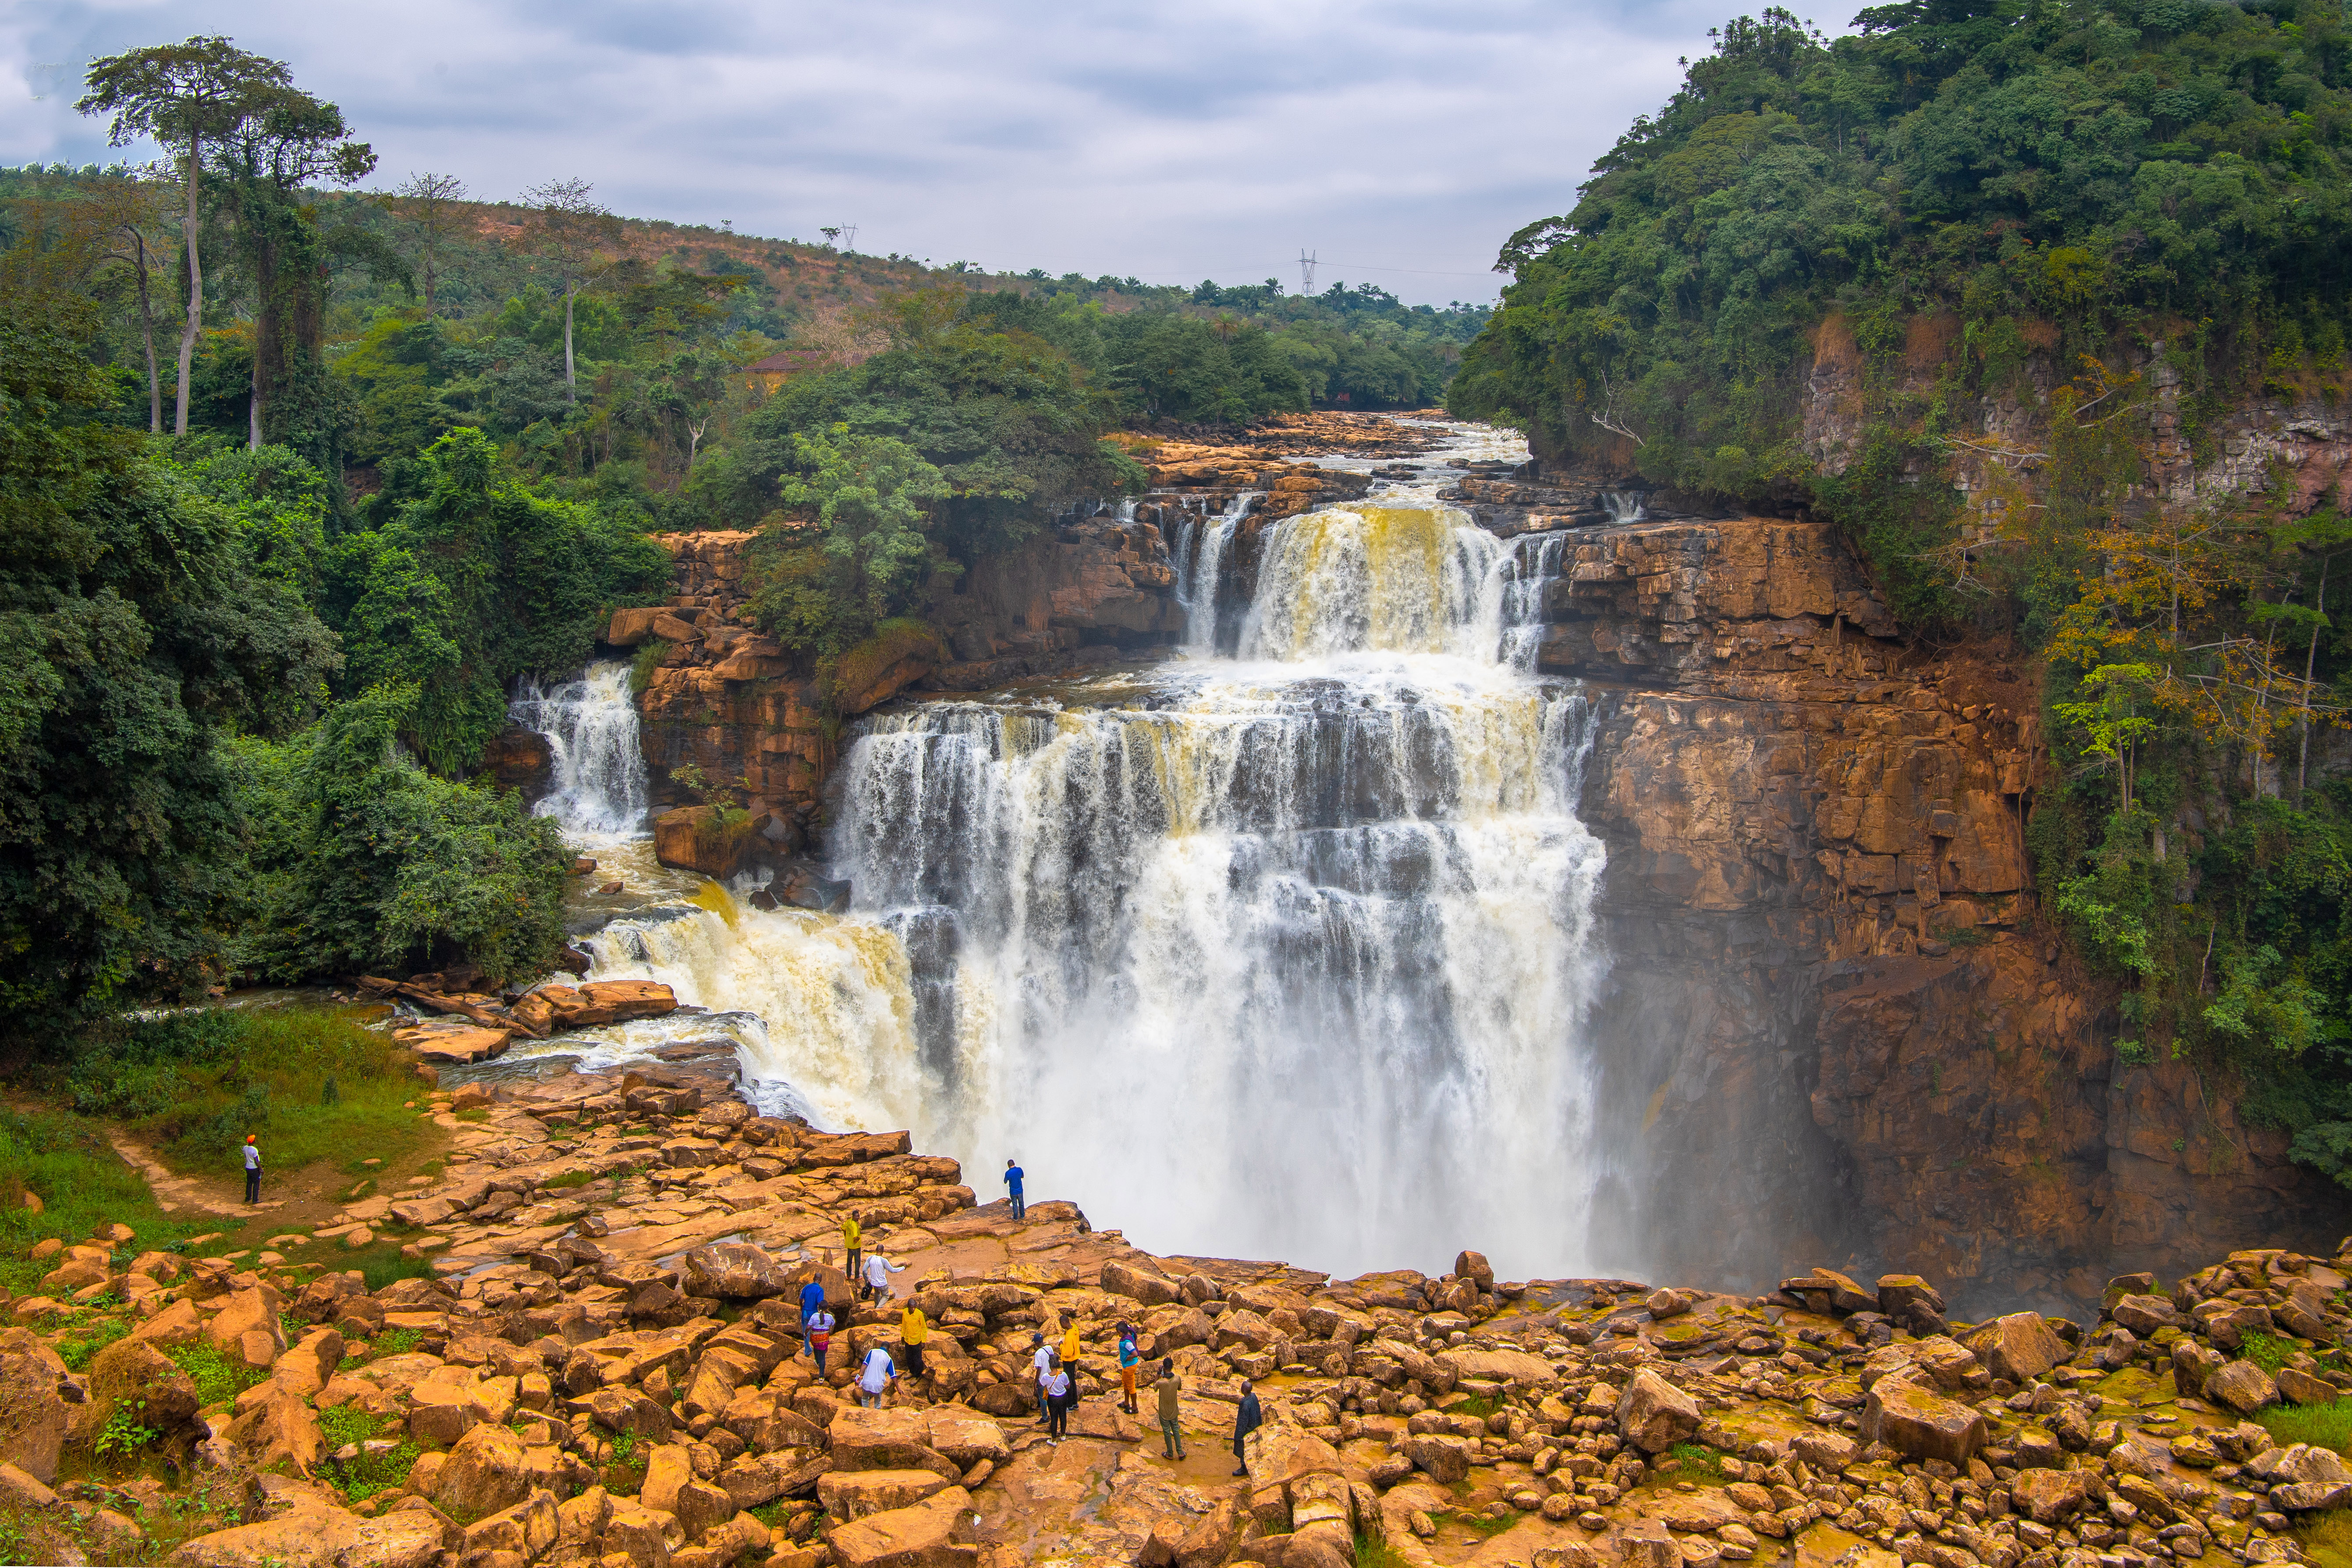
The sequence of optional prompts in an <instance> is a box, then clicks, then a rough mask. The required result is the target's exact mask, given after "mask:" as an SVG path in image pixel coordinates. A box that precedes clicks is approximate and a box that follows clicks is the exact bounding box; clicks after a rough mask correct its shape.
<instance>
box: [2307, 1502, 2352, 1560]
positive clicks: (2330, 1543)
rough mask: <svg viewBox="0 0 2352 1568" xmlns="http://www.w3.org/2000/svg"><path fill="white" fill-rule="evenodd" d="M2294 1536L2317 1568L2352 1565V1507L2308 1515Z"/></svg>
mask: <svg viewBox="0 0 2352 1568" xmlns="http://www.w3.org/2000/svg"><path fill="white" fill-rule="evenodd" d="M2294 1539H2295V1542H2296V1543H2297V1544H2298V1545H2300V1546H2301V1547H2302V1548H2303V1552H2304V1555H2305V1557H2307V1558H2309V1559H2310V1560H2311V1561H2312V1562H2313V1563H2316V1564H2318V1568H2352V1509H2343V1508H2337V1509H2330V1510H2327V1511H2326V1513H2318V1514H2311V1515H2308V1516H2306V1517H2305V1521H2304V1522H2303V1523H2302V1524H2299V1525H2297V1526H2296V1527H2295V1531H2294Z"/></svg>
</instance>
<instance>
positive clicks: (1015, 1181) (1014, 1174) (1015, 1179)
mask: <svg viewBox="0 0 2352 1568" xmlns="http://www.w3.org/2000/svg"><path fill="white" fill-rule="evenodd" d="M1021 1177H1022V1171H1021V1167H1020V1166H1018V1165H1016V1164H1014V1163H1013V1162H1012V1161H1010V1160H1007V1161H1005V1162H1004V1184H1005V1185H1006V1186H1007V1187H1009V1188H1011V1189H1012V1192H1013V1218H1014V1219H1025V1218H1027V1217H1028V1214H1029V1205H1027V1204H1024V1203H1023V1202H1022V1201H1021Z"/></svg>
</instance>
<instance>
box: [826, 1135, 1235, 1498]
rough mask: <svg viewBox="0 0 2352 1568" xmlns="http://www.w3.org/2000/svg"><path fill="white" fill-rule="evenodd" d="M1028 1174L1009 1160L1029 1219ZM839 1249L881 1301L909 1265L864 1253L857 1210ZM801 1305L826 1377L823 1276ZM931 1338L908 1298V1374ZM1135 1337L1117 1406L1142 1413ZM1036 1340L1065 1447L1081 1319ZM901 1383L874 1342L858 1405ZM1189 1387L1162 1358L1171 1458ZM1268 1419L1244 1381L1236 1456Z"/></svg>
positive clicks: (1045, 1418) (1127, 1337) (1043, 1389)
mask: <svg viewBox="0 0 2352 1568" xmlns="http://www.w3.org/2000/svg"><path fill="white" fill-rule="evenodd" d="M1023 1181H1024V1172H1023V1171H1022V1169H1021V1167H1020V1166H1019V1165H1018V1164H1017V1163H1014V1162H1013V1161H1011V1160H1007V1161H1005V1162H1004V1184H1005V1186H1006V1188H1007V1190H1008V1193H1009V1194H1010V1196H1011V1199H1012V1205H1013V1218H1015V1219H1021V1218H1023V1217H1024V1215H1025V1214H1026V1213H1027V1207H1028V1205H1026V1203H1025V1202H1024V1200H1023V1196H1022V1184H1023ZM841 1246H842V1251H843V1253H844V1254H845V1257H846V1260H847V1267H846V1268H845V1269H844V1272H845V1273H846V1274H847V1275H848V1277H849V1279H851V1281H852V1282H853V1285H854V1287H855V1289H856V1291H857V1294H858V1296H859V1298H860V1299H861V1300H872V1301H877V1302H879V1301H886V1300H889V1298H890V1294H891V1289H890V1276H891V1275H893V1274H898V1273H903V1272H905V1270H906V1267H907V1266H906V1265H905V1264H903V1263H893V1262H891V1261H890V1260H889V1259H888V1258H885V1257H883V1256H882V1254H881V1253H879V1252H868V1251H866V1247H865V1236H864V1232H863V1230H862V1229H861V1228H860V1226H859V1225H858V1223H857V1216H856V1215H845V1216H843V1218H842V1222H841ZM800 1309H801V1340H802V1343H803V1345H804V1346H805V1347H806V1349H807V1353H808V1355H809V1358H810V1359H811V1360H812V1361H814V1363H816V1371H817V1375H818V1376H819V1377H823V1376H824V1359H825V1355H826V1353H827V1352H829V1351H830V1350H831V1349H832V1346H833V1331H834V1327H835V1320H834V1316H833V1314H832V1313H831V1312H830V1311H828V1310H825V1304H824V1282H823V1281H822V1280H819V1279H810V1280H808V1282H807V1283H805V1284H803V1286H802V1287H801V1298H800ZM930 1335H931V1329H930V1321H929V1318H927V1317H926V1316H925V1315H924V1312H923V1310H922V1309H921V1308H920V1307H919V1306H917V1305H916V1304H915V1303H914V1302H913V1301H912V1300H908V1303H907V1305H906V1309H905V1310H904V1311H902V1312H901V1313H900V1314H899V1317H898V1349H899V1354H900V1355H902V1356H904V1357H905V1358H906V1363H907V1366H906V1370H907V1372H908V1374H909V1375H910V1376H914V1377H921V1376H922V1375H923V1347H924V1345H926V1344H927V1343H929V1340H930ZM1137 1340H1138V1333H1137V1330H1136V1327H1135V1325H1134V1324H1133V1323H1130V1322H1126V1321H1121V1322H1120V1324H1119V1325H1118V1390H1119V1407H1120V1408H1121V1409H1123V1410H1124V1411H1126V1412H1127V1414H1129V1415H1141V1414H1142V1410H1141V1407H1140V1405H1139V1404H1138V1402H1137V1393H1136V1378H1137V1370H1138V1368H1139V1366H1140V1365H1141V1364H1142V1361H1143V1356H1142V1353H1141V1352H1140V1351H1139V1349H1138V1345H1137ZM1030 1342H1031V1344H1032V1345H1033V1346H1034V1352H1035V1353H1034V1355H1033V1356H1032V1357H1031V1358H1030V1364H1031V1366H1032V1368H1033V1369H1034V1376H1035V1380H1036V1396H1037V1419H1038V1420H1039V1422H1041V1423H1042V1424H1044V1426H1045V1440H1046V1441H1047V1442H1048V1443H1052V1444H1059V1443H1060V1442H1061V1440H1062V1439H1063V1438H1064V1437H1065V1436H1068V1435H1069V1427H1070V1411H1071V1409H1072V1408H1073V1407H1074V1406H1076V1404H1077V1403H1078V1383H1077V1375H1078V1373H1079V1371H1080V1370H1081V1369H1080V1367H1079V1364H1078V1354H1079V1351H1080V1348H1081V1347H1080V1343H1079V1338H1078V1322H1077V1319H1076V1316H1075V1315H1070V1316H1066V1317H1065V1318H1064V1320H1063V1323H1062V1339H1061V1342H1060V1344H1059V1345H1053V1344H1048V1343H1047V1342H1046V1341H1045V1331H1043V1330H1042V1329H1041V1330H1039V1331H1037V1332H1036V1333H1035V1334H1034V1335H1033V1336H1031V1340H1030ZM897 1382H898V1363H896V1362H894V1361H893V1360H892V1359H891V1356H890V1352H888V1351H887V1350H885V1349H884V1348H883V1347H882V1346H880V1345H878V1344H877V1345H876V1346H874V1347H873V1348H872V1349H870V1350H868V1351H867V1352H866V1359H865V1361H864V1363H862V1364H861V1365H860V1366H859V1367H858V1371H857V1402H858V1404H859V1405H865V1406H867V1407H873V1406H878V1405H880V1404H881V1403H882V1397H883V1395H884V1394H887V1393H888V1392H889V1390H890V1388H891V1387H892V1385H893V1384H896V1383H897ZM1183 1387H1184V1385H1183V1380H1182V1379H1181V1378H1179V1377H1178V1376H1177V1375H1176V1362H1175V1358H1174V1357H1172V1356H1171V1357H1167V1358H1165V1359H1163V1360H1162V1361H1161V1362H1160V1377H1159V1380H1158V1381H1157V1382H1156V1383H1155V1384H1153V1385H1152V1392H1153V1393H1155V1394H1158V1395H1159V1415H1160V1446H1161V1449H1162V1451H1163V1453H1164V1454H1165V1456H1166V1457H1167V1458H1169V1459H1171V1460H1179V1459H1181V1458H1184V1430H1183V1426H1182V1422H1181V1407H1180V1401H1181V1397H1182V1394H1183ZM1263 1425H1265V1414H1264V1412H1263V1411H1262V1409H1261V1408H1260V1406H1259V1405H1258V1399H1257V1394H1256V1392H1255V1387H1254V1385H1253V1384H1252V1383H1251V1381H1250V1380H1249V1379H1248V1378H1244V1379H1243V1380H1242V1396H1241V1401H1240V1403H1239V1405H1237V1406H1236V1407H1235V1409H1234V1458H1235V1459H1237V1460H1244V1459H1245V1458H1246V1455H1245V1450H1244V1443H1245V1442H1246V1440H1247V1439H1248V1437H1249V1435H1250V1434H1251V1433H1252V1432H1254V1431H1255V1430H1256V1429H1257V1428H1258V1427H1259V1426H1263ZM1248 1473H1249V1469H1248V1466H1247V1464H1246V1463H1244V1464H1243V1465H1242V1466H1241V1467H1240V1468H1237V1469H1235V1470H1234V1474H1235V1475H1237V1476H1240V1475H1246V1474H1248Z"/></svg>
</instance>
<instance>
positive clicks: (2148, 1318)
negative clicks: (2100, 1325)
mask: <svg viewBox="0 0 2352 1568" xmlns="http://www.w3.org/2000/svg"><path fill="white" fill-rule="evenodd" d="M2133 1278H2135V1279H2137V1276H2134V1277H2133ZM2107 1314H2108V1316H2110V1317H2112V1318H2114V1319H2115V1321H2116V1322H2118V1323H2121V1324H2122V1325H2123V1326H2124V1327H2125V1328H2127V1329H2129V1330H2130V1331H2132V1332H2133V1333H2136V1334H2137V1335H2138V1336H2139V1337H2140V1338H2142V1339H2147V1337H2148V1336H2149V1335H2151V1334H2153V1333H2155V1332H2156V1331H2158V1329H2168V1328H2174V1327H2177V1326H2178V1325H2179V1322H2180V1309H2179V1308H2178V1307H2175V1306H2174V1305H2173V1304H2172V1302H2171V1301H2170V1300H2168V1299H2167V1298H2165V1297H2162V1296H2129V1295H2126V1296H2119V1297H2117V1298H2116V1304H2115V1305H2114V1306H2113V1307H2110V1308H2109V1309H2108V1310H2107Z"/></svg>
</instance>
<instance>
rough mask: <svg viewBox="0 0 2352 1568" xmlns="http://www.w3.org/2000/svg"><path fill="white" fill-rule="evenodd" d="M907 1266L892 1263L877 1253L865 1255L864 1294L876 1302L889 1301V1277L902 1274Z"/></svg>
mask: <svg viewBox="0 0 2352 1568" xmlns="http://www.w3.org/2000/svg"><path fill="white" fill-rule="evenodd" d="M906 1271H907V1266H906V1265H905V1264H903V1263H893V1262H891V1261H890V1260H889V1259H888V1258H885V1257H883V1256H882V1255H881V1254H880V1253H878V1252H869V1253H867V1254H866V1295H868V1296H869V1297H871V1298H872V1299H873V1300H877V1301H887V1300H889V1299H890V1276H892V1275H893V1274H904V1273H905V1272H906Z"/></svg>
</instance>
